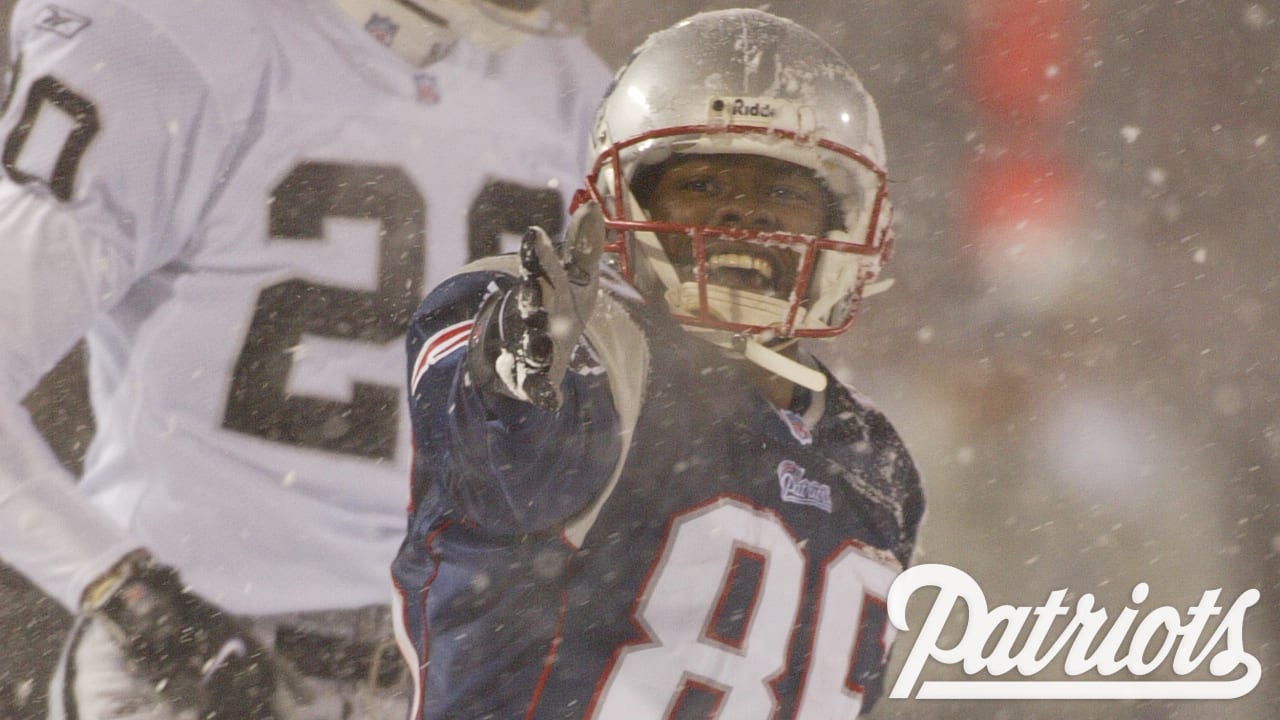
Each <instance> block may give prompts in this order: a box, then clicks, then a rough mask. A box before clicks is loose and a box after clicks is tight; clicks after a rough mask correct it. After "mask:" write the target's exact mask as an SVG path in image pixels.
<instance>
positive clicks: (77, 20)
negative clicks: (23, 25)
mask: <svg viewBox="0 0 1280 720" xmlns="http://www.w3.org/2000/svg"><path fill="white" fill-rule="evenodd" d="M89 22H90V20H89V18H87V17H85V16H83V15H80V14H79V13H74V12H71V11H70V10H68V9H66V8H62V7H58V6H57V5H46V6H44V9H43V10H41V11H40V14H39V15H37V16H36V24H35V28H36V29H37V30H48V31H49V32H51V33H56V34H58V35H61V36H62V37H65V38H69V37H75V35H76V33H78V32H80V31H81V30H83V29H85V28H87V27H89Z"/></svg>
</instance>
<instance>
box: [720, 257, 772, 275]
mask: <svg viewBox="0 0 1280 720" xmlns="http://www.w3.org/2000/svg"><path fill="white" fill-rule="evenodd" d="M707 267H708V268H711V269H715V268H736V269H738V270H752V271H754V272H757V273H759V274H760V275H761V276H763V277H764V278H765V279H766V280H772V279H773V265H770V264H769V261H768V260H765V259H763V258H758V257H755V256H753V255H743V254H737V253H724V254H721V255H716V256H714V257H711V258H709V259H708V260H707Z"/></svg>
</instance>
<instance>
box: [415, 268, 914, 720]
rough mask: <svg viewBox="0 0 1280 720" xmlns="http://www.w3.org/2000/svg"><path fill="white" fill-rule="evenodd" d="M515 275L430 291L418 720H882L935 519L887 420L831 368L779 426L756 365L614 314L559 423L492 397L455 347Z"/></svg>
mask: <svg viewBox="0 0 1280 720" xmlns="http://www.w3.org/2000/svg"><path fill="white" fill-rule="evenodd" d="M516 262H517V261H515V260H514V259H513V260H511V261H510V262H509V264H508V266H507V268H506V273H507V274H503V273H502V272H500V271H495V270H494V268H495V266H496V264H488V263H486V264H485V265H478V266H474V267H475V268H476V269H475V271H472V272H465V273H462V274H460V275H458V276H457V277H456V278H454V279H451V280H450V281H448V282H446V283H445V284H444V285H442V286H440V287H439V288H437V289H436V290H434V291H432V293H431V294H430V295H429V296H428V297H427V299H426V301H425V302H424V303H423V305H422V307H421V309H420V310H419V313H418V315H417V316H416V317H415V320H414V323H413V326H412V327H411V328H410V331H409V340H408V350H409V358H410V362H411V366H410V372H411V374H410V379H411V382H412V385H411V396H410V407H411V411H412V413H413V421H414V431H415V446H416V448H417V454H418V456H419V459H420V462H419V463H418V464H417V467H416V470H415V488H414V500H415V504H414V506H413V507H412V508H411V525H410V531H409V533H408V535H407V537H406V539H405V542H404V544H403V545H402V546H401V550H400V553H399V555H398V557H397V559H396V563H395V565H394V566H393V570H394V575H395V578H396V582H397V585H398V587H399V590H400V594H401V596H402V597H401V601H400V603H401V607H400V612H399V613H398V620H399V621H400V623H401V627H400V633H399V636H400V638H401V643H402V646H403V647H405V648H406V654H407V656H409V657H413V658H416V660H417V667H418V673H417V677H416V678H415V681H416V688H417V693H416V699H415V714H414V715H413V717H415V718H422V719H423V720H436V719H438V718H454V717H476V718H478V717H499V718H506V717H526V718H537V719H539V720H546V719H548V718H558V719H570V718H572V719H575V720H577V719H579V718H618V719H626V720H647V719H653V720H665V719H667V718H686V717H687V718H693V717H700V718H701V717H729V718H735V719H736V720H751V719H753V718H774V717H785V718H804V719H817V718H822V719H824V720H825V719H827V718H852V717H854V716H856V715H857V714H858V713H859V712H860V711H862V710H865V709H867V708H869V707H870V706H871V703H872V702H874V700H875V698H876V697H877V696H878V695H879V693H880V689H881V684H882V676H883V670H884V665H885V662H886V660H887V655H888V648H889V646H890V644H891V642H892V639H893V629H892V627H891V626H890V625H889V624H888V623H887V618H886V608H885V597H886V593H887V592H888V589H889V585H890V584H891V583H892V581H893V579H894V577H896V576H897V574H898V573H899V572H900V570H901V568H902V567H903V566H904V565H905V564H906V563H907V562H908V560H909V558H910V555H911V552H912V549H913V546H914V542H915V535H916V529H917V526H918V523H919V520H920V515H921V512H922V509H923V500H922V496H921V488H920V484H919V477H918V475H917V472H916V469H915V466H914V464H913V463H912V461H911V459H910V457H909V455H908V453H907V451H906V449H905V448H904V447H903V445H902V442H901V440H900V439H899V438H898V436H897V434H896V432H895V431H894V429H893V428H892V426H891V425H890V424H889V422H888V421H887V420H886V419H885V418H884V416H883V415H881V414H880V413H879V412H877V411H876V410H874V409H873V408H872V407H870V406H869V405H868V404H867V403H866V402H865V401H864V400H863V399H861V398H859V397H857V396H856V395H854V394H853V393H851V392H850V391H849V390H848V389H847V388H845V387H844V386H843V385H841V384H840V383H839V382H837V381H836V379H835V378H834V377H832V376H830V374H829V373H828V378H829V380H830V382H829V385H828V389H827V391H826V392H825V393H824V394H821V395H817V396H814V397H812V398H811V399H810V402H809V403H808V406H807V407H799V408H797V409H795V410H794V411H792V412H779V411H777V410H775V408H774V407H773V406H772V405H771V404H769V402H768V401H767V400H766V399H765V398H764V397H763V396H762V395H761V394H760V393H759V392H757V391H756V390H755V389H754V386H753V385H752V383H751V381H750V380H749V378H748V375H746V374H745V369H744V368H743V367H742V365H741V361H736V360H732V359H730V358H729V357H728V356H727V355H726V354H724V353H723V351H721V350H720V349H719V348H716V347H715V346H713V345H711V344H709V343H706V342H704V341H701V340H698V339H695V338H692V337H690V336H689V335H688V333H686V332H685V331H684V330H683V329H682V328H681V327H680V326H678V325H676V324H675V322H674V321H673V320H672V319H671V317H670V316H669V315H668V314H667V313H666V311H665V310H664V309H661V308H654V307H652V306H645V305H643V304H637V303H635V302H633V301H629V300H623V299H620V297H619V296H614V295H609V294H604V295H602V296H601V298H600V301H599V303H598V304H597V306H596V311H595V314H594V315H593V316H592V319H591V321H590V323H589V324H588V328H587V331H586V338H587V340H588V341H589V345H590V348H591V353H590V355H589V356H588V358H589V360H588V361H587V362H583V363H580V364H579V367H578V368H577V371H576V372H571V373H570V374H569V375H568V376H567V380H566V383H565V385H564V386H563V388H562V389H563V390H564V403H563V405H562V407H561V408H560V410H558V411H557V412H555V413H546V412H543V411H540V410H538V409H536V408H534V407H533V406H531V405H528V404H524V403H519V402H517V401H514V400H509V399H506V398H504V397H501V396H484V395H481V394H479V393H478V392H477V391H476V389H475V388H474V387H473V386H471V385H470V384H469V383H468V382H467V381H466V375H465V373H464V372H463V367H464V363H463V361H464V359H465V356H466V350H465V344H460V343H455V342H453V341H451V340H450V338H451V337H452V333H455V332H456V330H457V328H458V327H459V324H460V323H461V324H462V325H463V326H465V324H466V322H467V321H468V320H469V319H470V318H471V317H473V316H474V314H475V312H476V310H477V308H478V307H479V305H480V303H481V301H482V300H483V298H484V297H485V296H486V295H487V294H488V293H489V292H492V291H493V290H494V289H495V288H501V287H509V286H510V284H511V283H512V282H513V278H512V277H511V275H512V274H514V271H515V263H516ZM481 270H484V271H481ZM579 347H580V348H582V347H583V346H582V345H580V346H579ZM591 359H595V362H591V361H590V360H591ZM601 369H604V370H605V372H601Z"/></svg>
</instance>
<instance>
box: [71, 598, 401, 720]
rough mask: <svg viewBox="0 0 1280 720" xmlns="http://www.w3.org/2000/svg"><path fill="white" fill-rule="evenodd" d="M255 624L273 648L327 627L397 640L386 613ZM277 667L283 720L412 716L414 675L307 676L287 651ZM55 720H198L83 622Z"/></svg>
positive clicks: (96, 626)
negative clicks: (293, 634)
mask: <svg viewBox="0 0 1280 720" xmlns="http://www.w3.org/2000/svg"><path fill="white" fill-rule="evenodd" d="M371 620H372V622H371ZM384 620H385V622H384ZM251 623H252V627H253V631H254V634H255V635H256V636H257V637H258V639H259V641H260V642H261V643H262V645H263V647H265V648H268V649H270V650H273V651H274V649H275V639H276V637H277V632H278V631H279V629H280V628H281V627H289V628H301V629H303V630H311V629H313V628H314V629H317V630H318V629H323V631H324V632H323V633H322V634H323V635H325V636H339V637H344V638H346V639H354V640H361V641H366V642H368V641H372V644H377V643H378V642H381V641H382V640H383V639H384V638H385V639H386V641H387V642H390V638H391V631H390V621H389V614H388V613H387V611H386V609H385V608H377V609H373V608H370V609H365V610H361V611H349V612H347V611H340V612H332V613H314V614H303V615H289V616H281V617H271V618H255V619H252V620H251ZM398 662H400V663H403V660H398ZM272 665H273V668H274V670H275V674H276V693H275V716H276V718H278V720H405V718H406V717H407V716H408V714H409V696H410V694H411V687H410V684H409V682H408V674H407V673H401V674H400V680H399V682H397V683H394V684H392V685H391V686H390V687H386V686H385V683H384V686H382V687H378V686H377V685H376V684H375V683H374V682H371V678H370V677H367V676H366V677H360V678H351V679H336V678H331V677H318V676H309V675H305V674H303V673H302V672H301V671H300V670H299V669H298V667H297V665H296V664H295V663H293V662H292V661H291V660H290V659H289V658H287V657H284V656H282V655H280V654H275V657H274V658H273V661H272ZM49 718H50V720H196V718H195V714H194V713H192V712H185V713H184V712H179V710H178V709H177V708H175V707H173V706H172V705H171V704H170V703H169V702H168V701H167V700H166V699H165V698H164V696H163V695H162V694H161V693H159V692H157V690H156V688H155V687H153V686H152V684H151V683H150V682H148V681H147V680H146V679H144V678H142V677H140V676H138V675H135V674H133V673H131V672H130V670H129V667H128V664H127V663H126V661H125V657H124V653H123V651H122V649H121V648H120V646H119V645H118V644H117V643H116V641H115V640H114V639H112V637H111V636H110V634H109V633H108V632H107V630H106V628H104V627H103V626H102V624H101V622H98V621H95V620H93V619H92V618H83V617H82V618H79V619H77V620H76V622H75V624H74V625H73V627H72V629H71V634H70V635H69V637H68V639H67V642H66V644H65V645H64V646H63V649H62V655H61V657H60V658H59V660H58V666H57V669H56V671H55V672H54V675H53V679H52V681H51V683H50V688H49Z"/></svg>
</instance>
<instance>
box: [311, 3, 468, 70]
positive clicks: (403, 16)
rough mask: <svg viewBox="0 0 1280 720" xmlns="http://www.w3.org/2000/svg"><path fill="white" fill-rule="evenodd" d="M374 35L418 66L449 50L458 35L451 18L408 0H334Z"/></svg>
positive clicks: (447, 52)
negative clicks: (448, 18)
mask: <svg viewBox="0 0 1280 720" xmlns="http://www.w3.org/2000/svg"><path fill="white" fill-rule="evenodd" d="M334 2H335V3H337V5H338V7H340V8H342V10H343V12H345V13H346V14H347V15H348V16H350V17H351V18H352V19H353V20H355V21H356V22H357V23H359V25H360V26H361V27H363V28H364V30H365V32H367V33H369V35H370V36H371V37H373V39H375V40H377V41H378V42H380V43H382V44H383V45H386V46H387V47H389V48H391V50H392V51H394V52H395V53H396V54H397V55H399V56H400V57H402V58H404V59H405V60H407V61H408V62H410V63H412V64H413V65H415V66H417V67H425V66H427V65H430V64H431V63H433V62H435V61H437V60H439V59H440V58H443V57H444V56H445V55H448V54H449V51H450V50H451V49H453V46H454V44H455V43H456V42H457V39H458V36H457V34H456V33H454V31H453V30H452V29H451V28H450V27H449V21H448V20H447V19H446V18H444V17H441V16H440V15H437V14H435V13H433V12H431V11H429V10H425V9H423V8H421V7H419V6H417V5H415V4H414V3H411V2H406V1H405V0H334Z"/></svg>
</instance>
